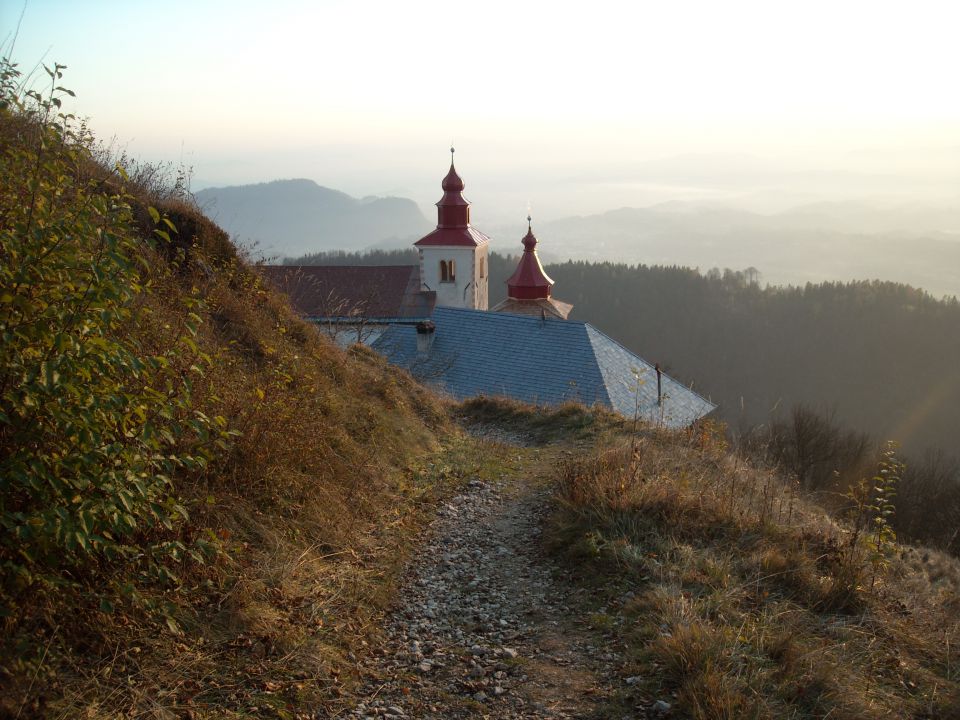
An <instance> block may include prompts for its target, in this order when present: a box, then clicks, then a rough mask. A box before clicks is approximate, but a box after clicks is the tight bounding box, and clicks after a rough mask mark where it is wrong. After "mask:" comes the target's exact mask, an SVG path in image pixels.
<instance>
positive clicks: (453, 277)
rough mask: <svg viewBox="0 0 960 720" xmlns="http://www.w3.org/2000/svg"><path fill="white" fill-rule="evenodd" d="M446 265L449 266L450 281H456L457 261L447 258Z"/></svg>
mask: <svg viewBox="0 0 960 720" xmlns="http://www.w3.org/2000/svg"><path fill="white" fill-rule="evenodd" d="M447 265H448V266H449V267H450V282H456V281H457V263H456V262H454V261H453V260H448V261H447Z"/></svg>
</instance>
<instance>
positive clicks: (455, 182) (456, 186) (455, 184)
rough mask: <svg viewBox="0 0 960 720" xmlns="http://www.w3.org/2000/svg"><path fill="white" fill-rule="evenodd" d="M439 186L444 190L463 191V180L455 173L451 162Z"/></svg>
mask: <svg viewBox="0 0 960 720" xmlns="http://www.w3.org/2000/svg"><path fill="white" fill-rule="evenodd" d="M440 187H441V188H443V191H444V192H463V188H464V184H463V180H461V179H460V176H459V175H457V171H456V169H455V168H454V167H453V163H452V162H451V163H450V172H448V173H447V176H446V177H445V178H444V179H443V184H441V185H440Z"/></svg>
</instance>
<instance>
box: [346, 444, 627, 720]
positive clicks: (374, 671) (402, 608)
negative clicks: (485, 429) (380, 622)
mask: <svg viewBox="0 0 960 720" xmlns="http://www.w3.org/2000/svg"><path fill="white" fill-rule="evenodd" d="M484 434H485V435H487V436H488V437H489V435H490V433H484ZM497 440H500V441H504V440H505V441H509V442H512V443H517V442H522V440H523V439H522V438H517V437H511V436H507V435H504V434H503V433H500V434H499V435H497ZM546 500H547V494H546V492H545V491H544V490H542V489H533V488H530V487H528V486H525V485H524V483H522V482H521V481H519V480H518V479H517V478H504V479H503V480H502V481H500V482H499V483H496V484H485V483H483V482H481V481H479V480H474V481H471V482H470V484H469V487H468V488H467V490H466V491H465V492H463V493H462V494H461V495H459V496H457V497H455V498H453V499H452V500H450V501H449V502H448V503H446V504H444V505H443V506H442V507H441V508H440V510H439V513H438V516H437V518H436V520H435V521H434V522H433V524H432V526H431V528H430V530H429V532H428V534H427V536H426V540H425V542H424V544H423V546H422V547H421V549H420V551H419V552H418V553H417V555H416V557H415V558H414V559H413V561H412V562H411V565H410V570H409V571H408V577H407V578H406V581H405V584H404V587H403V589H402V591H401V596H400V599H399V601H398V604H397V606H396V609H395V611H394V612H393V614H392V615H391V616H390V617H389V618H388V620H387V626H386V633H385V635H386V640H385V644H384V646H383V647H382V648H379V649H378V650H376V651H375V652H373V653H372V654H371V656H370V657H368V658H367V659H366V660H364V661H362V662H363V670H364V674H365V676H366V677H367V681H366V684H365V686H364V687H363V688H362V691H361V693H360V697H361V700H360V702H359V703H358V704H357V705H356V707H355V708H354V709H353V710H352V711H350V712H348V713H346V714H345V715H342V716H341V717H349V718H384V717H386V718H581V717H592V716H595V715H596V713H597V710H598V708H599V704H600V703H601V701H602V700H603V699H604V698H606V697H608V696H609V695H610V694H611V693H612V691H613V690H614V688H615V687H616V686H617V685H620V686H622V684H623V682H624V681H623V679H622V678H621V675H620V673H619V672H618V668H619V666H620V663H619V660H618V658H617V657H616V656H615V655H614V654H613V653H612V652H610V651H609V650H608V649H606V648H603V647H598V644H602V643H599V642H598V640H597V639H596V636H595V634H594V633H592V632H591V631H589V630H587V629H586V622H585V621H586V620H587V619H588V618H586V617H584V612H585V611H583V610H582V609H580V608H579V606H580V605H581V604H582V602H583V597H582V596H581V595H578V593H579V592H582V591H577V590H574V589H573V587H572V585H570V584H569V583H568V582H567V581H566V576H565V574H564V572H563V571H562V570H561V569H560V568H558V567H557V566H555V565H554V564H553V563H552V562H551V561H550V559H549V558H548V557H547V556H546V555H545V554H544V552H543V551H542V549H541V547H540V545H541V543H540V537H541V521H542V519H543V517H544V515H545V513H546ZM631 717H632V716H631Z"/></svg>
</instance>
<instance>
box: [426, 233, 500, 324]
mask: <svg viewBox="0 0 960 720" xmlns="http://www.w3.org/2000/svg"><path fill="white" fill-rule="evenodd" d="M481 258H482V261H483V266H484V275H485V276H486V275H488V274H489V269H488V268H487V248H486V246H485V245H484V246H481V247H479V248H470V247H440V246H430V247H425V248H420V282H421V285H422V288H423V289H424V290H433V291H435V292H436V293H437V305H445V306H447V307H460V308H473V309H478V310H486V309H487V297H488V295H487V278H486V277H484V278H479V277H478V274H479V269H480V267H479V265H480V260H481ZM451 261H453V267H454V273H453V278H452V279H450V277H449V265H447V268H448V277H447V278H446V279H444V277H443V274H442V267H441V262H443V263H450V262H451Z"/></svg>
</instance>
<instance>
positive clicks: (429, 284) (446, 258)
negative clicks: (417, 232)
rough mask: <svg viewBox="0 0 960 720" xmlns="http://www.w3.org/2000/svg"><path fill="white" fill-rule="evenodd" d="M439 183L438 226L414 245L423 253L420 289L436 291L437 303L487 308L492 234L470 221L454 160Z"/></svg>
mask: <svg viewBox="0 0 960 720" xmlns="http://www.w3.org/2000/svg"><path fill="white" fill-rule="evenodd" d="M453 154H454V149H453V148H450V170H449V172H447V175H446V177H445V178H443V182H442V183H441V185H440V187H441V188H442V189H443V197H442V198H440V201H439V202H438V203H437V229H436V230H434V231H433V232H431V233H430V234H429V235H425V236H424V237H422V238H420V239H419V240H418V241H417V242H415V243H414V245H415V246H416V248H417V251H418V253H419V255H420V289H421V290H428V291H429V290H432V291H434V292H436V293H437V305H446V306H448V307H461V308H472V309H475V310H486V309H487V305H488V302H487V297H488V282H489V269H488V267H487V251H488V246H489V243H490V238H488V237H487V236H486V235H484V234H483V233H482V232H480V231H479V230H477V229H476V228H474V227H473V226H471V225H470V203H469V202H468V201H467V199H466V198H464V197H463V188H464V184H463V180H462V179H461V178H460V176H459V175H458V174H457V170H456V168H455V167H454V164H453Z"/></svg>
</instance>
